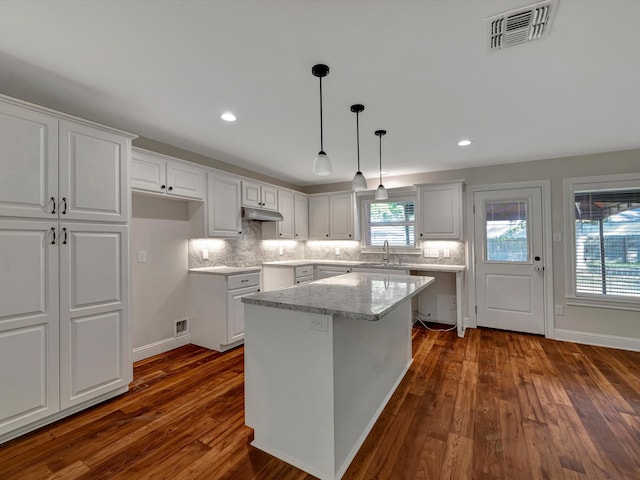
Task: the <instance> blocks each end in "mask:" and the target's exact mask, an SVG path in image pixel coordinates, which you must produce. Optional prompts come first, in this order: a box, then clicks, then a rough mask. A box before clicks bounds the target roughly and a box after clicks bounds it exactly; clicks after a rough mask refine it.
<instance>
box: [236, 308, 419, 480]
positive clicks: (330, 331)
mask: <svg viewBox="0 0 640 480" xmlns="http://www.w3.org/2000/svg"><path fill="white" fill-rule="evenodd" d="M244 307H245V332H246V333H245V402H246V405H245V406H246V419H245V420H246V424H247V425H248V426H249V427H251V428H253V429H254V441H253V443H252V445H253V446H255V447H257V448H259V449H260V450H263V451H265V452H267V453H269V454H271V455H273V456H275V457H277V458H279V459H281V460H284V461H285V462H287V463H290V464H291V465H294V466H296V467H298V468H300V469H302V470H304V471H305V472H307V473H310V474H312V475H315V476H316V477H319V478H320V479H323V480H333V479H340V478H341V477H342V476H343V475H344V473H345V472H346V470H347V468H348V467H349V464H350V463H351V461H352V460H353V458H354V457H355V455H356V453H357V452H358V450H359V449H360V447H361V445H362V443H363V442H364V440H365V439H366V437H367V435H368V433H369V432H370V431H371V428H372V427H373V425H374V423H375V422H376V420H377V419H378V417H379V415H380V414H381V413H382V410H383V409H384V407H385V405H386V404H387V402H388V401H389V399H390V398H391V396H392V394H393V392H394V391H395V389H396V387H397V386H398V385H399V384H400V381H401V380H402V378H403V377H404V375H405V373H406V372H407V370H408V369H409V366H410V365H411V362H412V355H411V324H412V312H411V299H410V298H409V297H407V298H406V300H404V301H402V302H401V303H400V304H399V305H397V306H396V307H395V308H393V310H391V311H390V312H388V313H387V314H386V315H384V317H382V318H381V319H380V320H378V321H366V320H358V319H353V318H347V317H344V316H341V315H339V314H333V315H321V314H316V313H308V312H301V311H296V310H288V309H283V308H277V307H271V306H264V305H253V304H245V305H244Z"/></svg>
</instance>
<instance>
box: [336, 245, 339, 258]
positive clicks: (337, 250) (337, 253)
mask: <svg viewBox="0 0 640 480" xmlns="http://www.w3.org/2000/svg"><path fill="white" fill-rule="evenodd" d="M339 256H340V249H339V248H338V247H336V257H339Z"/></svg>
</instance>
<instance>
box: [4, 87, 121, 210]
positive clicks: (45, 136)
mask: <svg viewBox="0 0 640 480" xmlns="http://www.w3.org/2000/svg"><path fill="white" fill-rule="evenodd" d="M131 138H134V137H133V136H131V135H128V134H125V133H124V132H119V131H117V130H113V129H109V128H107V127H101V126H99V125H94V124H91V123H89V122H87V123H82V122H73V121H69V120H66V119H62V118H58V117H57V116H56V115H54V114H53V113H51V114H50V113H48V112H47V111H43V112H40V111H37V110H36V109H35V108H28V107H22V106H20V105H17V104H13V103H12V102H9V101H7V102H6V103H5V101H3V100H0V171H2V175H0V216H9V217H29V218H46V219H52V218H55V219H58V218H60V219H63V218H64V219H66V220H95V221H100V222H118V223H120V222H126V221H127V218H128V211H129V210H128V209H129V203H128V189H127V175H128V165H129V148H130V141H131Z"/></svg>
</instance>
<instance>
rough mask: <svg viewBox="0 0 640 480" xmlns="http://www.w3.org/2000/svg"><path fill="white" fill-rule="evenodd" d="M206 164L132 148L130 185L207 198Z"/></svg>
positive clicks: (159, 191)
mask: <svg viewBox="0 0 640 480" xmlns="http://www.w3.org/2000/svg"><path fill="white" fill-rule="evenodd" d="M205 174H206V171H205V169H204V168H199V167H197V166H196V165H195V164H187V163H185V162H182V161H180V160H178V159H176V158H173V157H168V156H166V155H162V154H160V153H155V152H149V151H146V150H140V149H133V154H132V160H131V188H132V189H134V190H139V191H145V192H152V193H155V194H158V195H166V196H172V197H182V198H187V199H192V200H204V190H205Z"/></svg>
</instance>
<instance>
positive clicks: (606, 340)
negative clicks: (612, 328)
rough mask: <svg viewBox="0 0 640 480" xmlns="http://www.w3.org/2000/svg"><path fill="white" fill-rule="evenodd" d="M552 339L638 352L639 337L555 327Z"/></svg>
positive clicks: (639, 345)
mask: <svg viewBox="0 0 640 480" xmlns="http://www.w3.org/2000/svg"><path fill="white" fill-rule="evenodd" d="M554 339H555V340H561V341H564V342H573V343H583V344H585V345H594V346H596V347H607V348H618V349H620V350H631V351H634V352H640V338H629V337H619V336H617V335H605V334H601V333H589V332H578V331H575V330H564V329H559V328H558V329H556V330H555V332H554Z"/></svg>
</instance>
